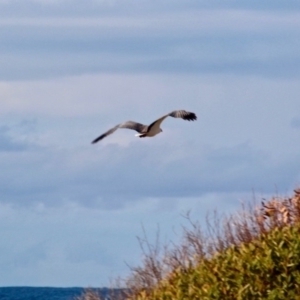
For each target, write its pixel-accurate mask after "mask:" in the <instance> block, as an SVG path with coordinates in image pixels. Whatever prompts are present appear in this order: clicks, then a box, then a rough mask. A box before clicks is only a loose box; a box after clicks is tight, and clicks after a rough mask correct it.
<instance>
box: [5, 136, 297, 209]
mask: <svg viewBox="0 0 300 300" xmlns="http://www.w3.org/2000/svg"><path fill="white" fill-rule="evenodd" d="M199 146H200V145H198V147H197V146H196V147H193V149H194V150H191V149H189V148H188V146H185V147H183V146H182V147H183V148H182V149H181V151H182V153H184V154H182V157H181V158H178V159H176V160H174V161H169V162H166V161H165V160H166V158H167V157H170V156H172V152H173V149H174V147H176V146H175V144H174V142H172V143H170V144H169V145H168V144H165V143H164V141H162V142H160V143H158V144H156V145H154V144H152V145H145V144H141V143H138V142H134V143H132V144H131V145H129V146H128V147H125V148H124V147H119V146H117V145H109V146H106V147H100V149H99V150H97V151H96V152H94V153H92V152H93V151H94V150H95V148H93V149H92V150H84V153H85V155H86V156H87V157H88V156H90V155H92V156H94V157H93V159H92V160H90V158H89V160H87V161H86V162H85V163H84V164H83V163H82V161H78V162H76V156H77V155H79V152H81V151H83V149H81V150H80V149H77V150H76V151H75V152H72V151H70V150H66V149H64V150H63V151H62V150H60V151H57V150H55V149H50V148H49V149H43V150H42V152H43V154H41V153H38V152H35V153H32V152H31V151H28V153H27V156H24V155H22V156H21V157H22V160H24V159H25V160H27V162H24V161H21V157H19V159H17V157H14V161H10V162H9V164H10V170H9V171H7V172H6V175H5V178H4V177H3V178H2V179H1V184H2V186H1V190H2V194H3V196H2V199H1V201H4V202H7V201H8V202H14V203H15V204H18V205H30V204H31V203H38V202H43V203H44V204H45V205H47V206H52V205H55V206H57V205H61V204H62V203H64V201H74V202H78V203H81V204H82V205H86V206H97V207H102V208H103V209H119V208H121V207H123V206H124V204H125V203H126V202H128V201H141V200H142V199H143V198H147V197H157V198H161V197H197V196H201V195H204V194H206V193H210V192H236V191H238V192H248V191H250V190H251V189H260V188H261V187H264V189H265V192H268V191H269V190H268V189H270V190H271V191H273V190H274V186H276V185H277V186H278V188H279V189H281V188H282V189H287V188H289V187H290V184H291V183H293V182H294V181H295V180H296V177H297V176H298V175H299V172H298V170H299V167H300V166H299V164H297V161H299V159H298V160H296V159H295V160H294V161H293V162H291V161H286V160H284V159H283V160H282V161H279V162H276V161H273V160H272V159H269V158H268V157H267V154H266V153H263V152H261V151H258V150H255V149H253V148H252V147H251V146H249V145H247V144H242V145H237V146H235V147H228V148H210V147H208V148H205V149H204V148H202V147H201V146H200V147H199ZM80 155H81V156H80V157H81V160H82V157H83V156H82V153H80ZM85 155H84V156H85ZM97 156H99V158H98V157H97ZM166 156H167V157H166ZM37 157H38V158H37ZM2 165H3V163H2V164H1V167H3V166H2ZM27 166H28V167H27ZM29 166H30V167H29ZM2 176H3V175H2Z"/></svg>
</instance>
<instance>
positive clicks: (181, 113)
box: [148, 110, 197, 131]
mask: <svg viewBox="0 0 300 300" xmlns="http://www.w3.org/2000/svg"><path fill="white" fill-rule="evenodd" d="M167 117H173V118H181V119H183V120H187V121H195V120H197V116H196V114H195V113H193V112H189V111H186V110H174V111H172V112H170V113H168V114H166V115H164V116H162V117H161V118H159V119H157V120H156V121H154V122H153V123H151V124H150V125H149V126H148V131H150V130H151V128H152V129H154V127H159V126H160V124H161V123H162V121H163V120H164V119H165V118H167Z"/></svg>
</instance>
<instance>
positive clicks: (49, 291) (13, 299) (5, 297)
mask: <svg viewBox="0 0 300 300" xmlns="http://www.w3.org/2000/svg"><path fill="white" fill-rule="evenodd" d="M93 290H94V291H96V292H98V293H100V294H101V295H102V296H103V299H109V296H108V295H109V289H107V288H101V289H93ZM84 291H85V289H84V288H80V287H73V288H55V287H0V300H74V298H75V297H78V296H80V295H82V294H83V292H84Z"/></svg>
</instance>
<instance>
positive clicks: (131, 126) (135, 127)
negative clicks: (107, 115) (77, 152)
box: [92, 121, 148, 144]
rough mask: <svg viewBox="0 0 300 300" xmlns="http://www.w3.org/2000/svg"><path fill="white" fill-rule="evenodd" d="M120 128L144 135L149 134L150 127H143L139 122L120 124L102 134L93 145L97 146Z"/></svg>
mask: <svg viewBox="0 0 300 300" xmlns="http://www.w3.org/2000/svg"><path fill="white" fill-rule="evenodd" d="M118 128H127V129H132V130H136V131H137V132H139V133H144V132H147V130H148V126H147V125H143V124H141V123H137V122H133V121H127V122H124V123H121V124H118V125H116V126H115V127H113V128H111V129H109V130H108V131H106V132H105V133H103V134H101V135H100V136H99V137H97V138H96V139H94V140H93V141H92V144H95V143H97V142H99V141H101V140H102V139H104V138H105V137H106V136H108V135H110V134H112V133H114V132H115V131H116V130H117V129H118Z"/></svg>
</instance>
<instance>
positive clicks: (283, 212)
mask: <svg viewBox="0 0 300 300" xmlns="http://www.w3.org/2000/svg"><path fill="white" fill-rule="evenodd" d="M186 217H187V219H188V221H189V223H190V225H191V228H190V227H189V228H186V227H184V228H183V238H182V242H181V244H180V245H179V246H173V247H172V248H169V247H166V246H165V247H163V248H162V249H161V247H159V242H158V241H159V239H158V238H157V243H156V245H151V244H150V243H149V242H148V240H147V238H144V239H139V242H140V246H141V249H142V252H143V254H144V258H143V261H142V266H139V267H131V275H130V276H129V278H127V279H125V280H124V284H125V286H126V291H127V293H126V297H125V298H126V299H132V300H133V299H137V300H154V299H155V300H158V299H165V300H173V299H193V300H196V299H199V300H200V299H201V300H205V299H222V300H226V299H270V300H271V299H274V300H275V299H300V271H299V270H300V189H297V190H295V194H294V196H293V197H292V198H279V197H277V198H272V199H270V200H269V201H267V202H264V201H263V202H261V204H260V205H259V206H258V207H254V206H253V205H252V206H251V205H249V206H248V207H245V206H243V207H242V210H241V211H240V212H238V213H236V214H233V215H231V216H229V217H226V216H223V217H220V216H219V215H218V214H216V213H215V214H214V215H213V218H212V221H210V218H207V229H206V231H203V230H202V229H201V227H200V225H199V222H193V221H192V220H191V218H190V216H189V214H187V216H186Z"/></svg>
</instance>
